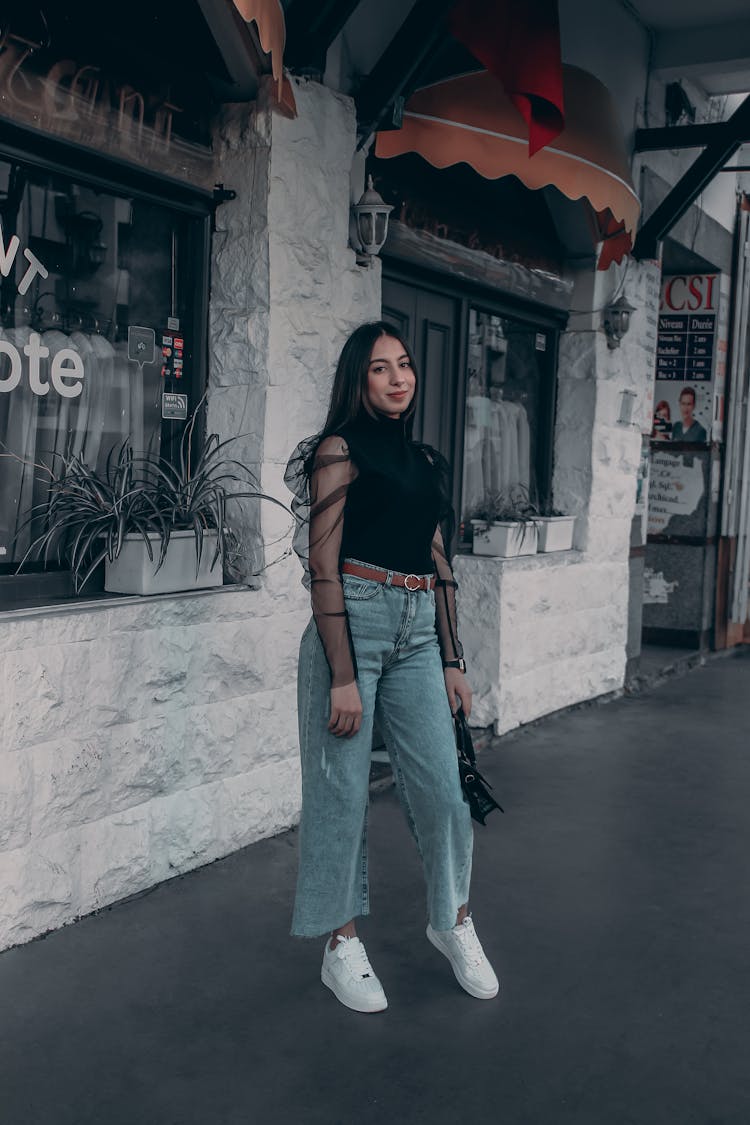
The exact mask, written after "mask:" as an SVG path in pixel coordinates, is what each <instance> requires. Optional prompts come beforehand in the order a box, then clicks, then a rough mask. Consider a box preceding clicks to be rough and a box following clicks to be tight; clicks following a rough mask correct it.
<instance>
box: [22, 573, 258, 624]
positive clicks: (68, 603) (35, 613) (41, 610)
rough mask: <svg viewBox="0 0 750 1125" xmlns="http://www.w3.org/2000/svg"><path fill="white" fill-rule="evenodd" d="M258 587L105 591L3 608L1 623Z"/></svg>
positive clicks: (228, 585) (239, 585) (204, 596)
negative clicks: (173, 591)
mask: <svg viewBox="0 0 750 1125" xmlns="http://www.w3.org/2000/svg"><path fill="white" fill-rule="evenodd" d="M256 589H258V587H256V586H250V585H248V584H246V583H241V582H237V583H234V582H232V583H227V584H225V585H224V586H211V587H208V588H207V589H205V590H183V591H181V592H180V593H176V594H150V595H148V596H141V595H139V594H109V593H104V592H103V593H101V594H98V595H96V596H94V597H88V598H85V597H84V598H78V599H76V600H75V601H73V600H71V599H70V598H68V599H66V600H65V601H60V602H50V601H40V603H39V604H38V605H26V606H18V608H16V609H2V610H0V622H3V621H17V620H18V619H19V618H21V617H24V618H29V617H48V616H50V615H54V616H65V615H70V614H74V613H92V612H96V611H97V610H102V609H114V608H115V607H117V606H128V605H144V604H145V603H147V602H148V603H152V602H169V601H182V600H184V599H186V598H210V597H216V595H217V594H219V595H221V594H229V593H231V594H234V593H240V592H242V593H247V592H248V591H254V590H256Z"/></svg>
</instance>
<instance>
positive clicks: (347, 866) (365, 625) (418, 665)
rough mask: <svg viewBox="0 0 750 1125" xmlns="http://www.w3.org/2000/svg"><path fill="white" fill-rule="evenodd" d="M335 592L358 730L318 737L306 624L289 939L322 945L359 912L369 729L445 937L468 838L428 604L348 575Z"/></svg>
mask: <svg viewBox="0 0 750 1125" xmlns="http://www.w3.org/2000/svg"><path fill="white" fill-rule="evenodd" d="M352 561H358V560H352ZM360 565H364V564H361V563H360ZM343 583H344V597H345V600H346V608H347V613H348V616H349V624H350V628H351V634H352V639H353V643H354V651H355V654H356V658H357V676H358V680H357V683H358V686H359V693H360V697H361V699H362V707H363V718H362V726H361V728H360V730H359V732H358V733H357V734H356V735H354V737H352V738H337V737H336V736H335V735H333V734H331V733H330V731H329V730H328V721H329V718H330V690H331V677H330V672H329V669H328V664H327V662H326V658H325V655H324V652H323V646H322V643H321V641H320V637H319V635H318V631H317V629H316V627H315V623H314V621H311V622H310V624H309V625H308V626H307V629H306V630H305V632H304V634H303V637H302V642H301V645H300V660H299V677H298V703H299V731H300V751H301V758H302V821H301V825H300V855H299V874H298V880H297V894H296V898H295V904H294V917H293V921H292V933H293V934H295V935H296V936H299V937H315V936H319V935H322V934H327V933H330V931H331V930H334V929H336V928H337V927H338V926H343V925H344V924H345V923H346V922H348V921H350V919H352V918H355V917H357V916H358V915H361V914H368V913H369V893H368V879H367V811H368V794H369V776H370V753H371V750H372V740H373V723H374V721H375V720H376V719H377V723H378V727H379V729H380V733H381V735H382V737H383V740H384V742H385V745H386V748H387V750H388V753H389V755H390V759H391V764H392V767H393V774H394V777H395V780H396V787H397V792H398V794H399V798H400V800H401V803H402V806H403V808H404V811H405V813H406V817H407V820H408V823H409V827H410V829H411V831H412V835H413V836H414V839H415V841H416V844H417V848H418V850H419V854H420V856H421V858H422V863H423V867H424V874H425V880H426V883H427V914H428V917H429V921H430V923H431V924H432V926H433V928H434V929H436V930H448V929H450V928H451V927H452V926H454V925H455V923H456V914H457V912H458V909H459V907H460V906H462V905H463V904H464V903H465V902H467V901H468V898H469V881H470V878H471V858H472V845H473V832H472V826H471V815H470V812H469V806H468V804H467V803H466V801H465V800H464V797H463V793H462V791H461V783H460V780H459V774H458V763H457V757H456V743H455V736H454V733H453V721H452V718H451V711H450V705H449V703H448V696H447V694H446V690H445V680H444V678H443V667H442V661H441V658H440V650H439V647H438V641H437V634H436V632H435V595H434V592H433V591H425V590H416V591H413V592H410V591H408V590H406V589H403V588H401V587H396V586H391V585H390V584H382V583H380V582H373V581H369V580H367V579H362V578H356V577H353V576H351V575H348V574H345V575H344V576H343Z"/></svg>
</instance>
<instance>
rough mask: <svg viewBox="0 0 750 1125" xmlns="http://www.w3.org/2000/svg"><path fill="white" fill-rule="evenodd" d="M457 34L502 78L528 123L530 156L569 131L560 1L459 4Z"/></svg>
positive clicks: (453, 25) (454, 18) (471, 0)
mask: <svg viewBox="0 0 750 1125" xmlns="http://www.w3.org/2000/svg"><path fill="white" fill-rule="evenodd" d="M450 30H451V34H452V35H453V36H454V38H455V39H457V40H458V41H459V43H463V45H464V46H465V47H467V48H468V49H469V50H470V51H471V53H472V55H474V57H475V58H476V59H478V60H479V62H480V63H481V64H482V66H484V67H486V68H487V70H488V71H489V72H490V73H491V74H494V75H495V77H496V78H499V79H500V81H501V82H502V84H503V87H504V89H505V92H506V93H507V95H508V97H509V98H510V99H511V101H512V102H513V104H514V105H515V106H516V109H518V111H519V112H520V114H521V115H522V117H523V118H524V120H525V122H526V126H527V129H528V146H529V156H533V155H534V153H536V152H538V151H539V149H541V148H544V147H545V146H546V145H548V144H550V142H551V141H553V140H554V139H555V137H557V136H558V135H559V134H560V133H561V132H562V131H563V128H564V127H565V95H564V90H563V68H562V56H561V52H560V18H559V14H558V10H557V0H522V2H520V3H519V0H493V2H492V3H491V4H488V3H487V0H458V3H457V4H456V7H455V8H454V9H453V11H452V13H451V16H450Z"/></svg>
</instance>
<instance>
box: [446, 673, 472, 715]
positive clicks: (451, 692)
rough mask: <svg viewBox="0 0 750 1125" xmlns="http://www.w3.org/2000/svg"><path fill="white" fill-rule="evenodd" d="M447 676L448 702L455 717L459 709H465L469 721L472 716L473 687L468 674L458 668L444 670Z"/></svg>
mask: <svg viewBox="0 0 750 1125" xmlns="http://www.w3.org/2000/svg"><path fill="white" fill-rule="evenodd" d="M443 675H444V676H445V690H446V691H447V692H448V702H449V703H450V705H451V711H452V712H453V714H454V715H455V713H456V711H458V708H459V707H463V710H464V715H466V718H467V719H468V717H469V715H470V714H471V695H472V692H471V685H470V684H469V681H468V680H467V679H466V673H465V672H461V671H460V670H459V669H458V668H443Z"/></svg>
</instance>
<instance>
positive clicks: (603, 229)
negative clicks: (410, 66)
mask: <svg viewBox="0 0 750 1125" xmlns="http://www.w3.org/2000/svg"><path fill="white" fill-rule="evenodd" d="M563 85H564V90H565V129H564V130H563V132H562V133H560V135H559V136H558V137H556V138H555V140H554V142H553V143H552V144H551V145H548V146H547V147H546V148H543V149H541V150H540V151H539V152H537V153H536V154H535V155H534V156H532V157H529V155H528V127H527V125H526V122H525V121H524V119H523V117H522V116H521V114H520V113H519V111H518V110H517V109H516V107H515V105H514V104H513V102H512V101H511V100H510V98H509V97H508V96H507V95H506V93H505V91H504V89H503V86H502V85H501V83H500V82H499V80H498V79H497V78H495V77H493V75H491V74H490V73H488V72H487V71H478V72H476V73H473V74H464V75H459V76H458V77H455V78H448V79H445V80H443V81H441V82H436V83H434V84H433V85H432V86H426V87H425V88H424V89H421V90H418V91H417V92H416V93H415V94H413V95H412V97H411V98H410V99H409V101H408V102H407V104H406V108H405V110H404V121H403V126H402V128H401V129H398V130H394V131H392V132H383V133H378V136H377V143H376V148H375V153H376V155H377V156H379V157H382V158H384V159H387V158H388V157H392V156H401V155H403V154H404V153H407V152H417V153H419V155H420V156H423V157H424V159H425V160H428V161H429V162H430V164H433V165H434V166H435V167H436V168H447V167H448V166H449V165H451V164H459V163H462V162H464V163H466V164H469V165H471V167H472V168H474V170H475V171H477V172H478V173H479V174H480V175H481V176H484V177H485V178H486V179H489V180H495V179H499V178H500V176H517V177H518V178H519V180H521V181H522V182H523V183H524V184H526V186H527V187H529V188H534V189H535V188H542V187H547V186H550V185H551V186H553V187H556V188H557V189H558V190H559V191H561V192H562V193H563V194H564V195H566V196H567V197H568V198H569V199H581V198H585V199H587V200H588V201H589V202H590V204H591V206H592V207H593V209H594V211H595V212H596V215H597V219H598V223H599V230H600V234H601V237H602V239H603V242H604V245H603V248H602V252H601V256H600V260H599V268H600V269H606V268H607V267H608V266H609V265H610V263H611V262H613V261H617V262H619V261H621V260H622V258H623V256H624V255H625V254H627V253H628V252H629V250H630V249H631V248H632V245H633V240H634V237H635V230H636V226H637V223H638V216H639V214H640V202H639V200H638V196H637V195H636V192H635V188H634V187H633V183H632V180H631V176H630V162H629V159H628V154H627V152H626V149H625V141H624V137H623V133H622V127H621V125H620V121H619V118H618V115H617V108H616V106H615V104H614V102H613V100H612V97H611V95H610V93H609V91H608V90H607V88H606V86H603V85H602V83H601V82H599V80H598V79H596V78H594V76H593V75H592V74H589V73H588V72H587V71H585V70H579V69H578V67H573V66H564V67H563Z"/></svg>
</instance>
